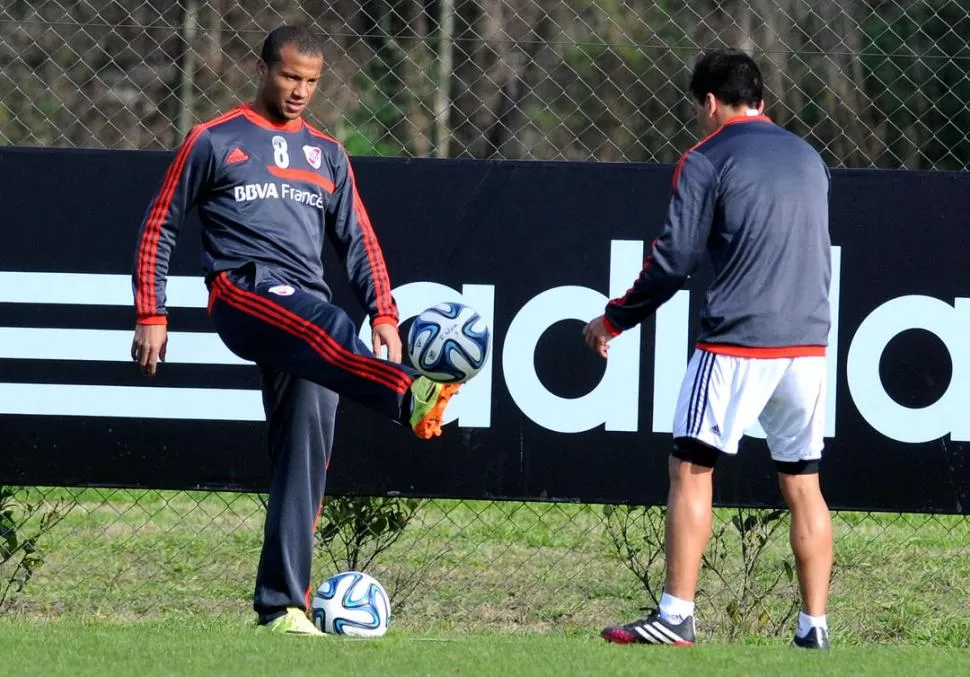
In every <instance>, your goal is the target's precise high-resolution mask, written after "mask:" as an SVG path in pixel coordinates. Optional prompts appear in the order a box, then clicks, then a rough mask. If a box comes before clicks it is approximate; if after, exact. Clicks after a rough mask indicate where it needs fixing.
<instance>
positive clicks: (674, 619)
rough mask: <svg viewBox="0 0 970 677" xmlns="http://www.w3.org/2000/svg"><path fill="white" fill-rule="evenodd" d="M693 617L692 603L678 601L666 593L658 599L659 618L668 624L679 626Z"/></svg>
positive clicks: (682, 600) (683, 600)
mask: <svg viewBox="0 0 970 677" xmlns="http://www.w3.org/2000/svg"><path fill="white" fill-rule="evenodd" d="M693 615H694V602H693V601H687V600H686V599H679V598H677V597H674V596H673V595H668V594H667V593H666V592H665V593H664V594H663V595H661V597H660V617H661V618H662V619H664V620H665V621H667V622H668V623H673V624H674V625H680V624H681V623H683V622H684V620H686V619H688V618H690V617H691V616H693Z"/></svg>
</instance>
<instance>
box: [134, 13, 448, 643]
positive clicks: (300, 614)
mask: <svg viewBox="0 0 970 677" xmlns="http://www.w3.org/2000/svg"><path fill="white" fill-rule="evenodd" d="M322 68H323V52H322V48H321V44H320V42H319V41H318V39H317V38H316V37H315V36H314V35H313V34H312V33H311V32H310V31H308V30H307V29H305V28H303V27H299V26H282V27H280V28H277V29H276V30H274V31H272V32H271V33H269V35H268V36H267V37H266V38H265V41H264V43H263V46H262V53H261V58H260V60H259V62H258V64H257V72H258V74H259V89H258V92H257V94H256V98H255V101H253V102H252V103H251V104H244V105H241V106H239V107H237V108H234V109H233V110H230V111H229V112H228V113H226V114H224V115H222V116H220V117H217V118H215V119H213V120H210V121H209V122H206V123H204V124H200V125H198V126H196V127H194V128H193V129H192V131H191V133H189V135H188V136H187V137H186V138H185V140H184V142H183V143H182V145H181V148H180V149H179V151H178V153H177V155H176V157H175V159H174V161H173V162H172V164H171V165H170V166H169V168H168V171H167V172H166V174H165V176H164V179H163V181H162V184H161V186H160V188H159V190H158V192H157V194H156V195H155V196H154V198H153V199H152V201H151V203H150V204H149V207H148V210H147V213H146V215H145V218H144V221H143V223H142V225H141V228H140V232H139V235H138V244H137V251H136V254H135V261H134V272H133V276H132V277H133V292H134V297H135V306H136V310H137V324H136V328H135V336H134V341H133V343H132V348H131V355H132V358H133V359H134V360H135V361H136V362H138V364H140V365H141V367H142V369H143V370H144V371H145V372H146V373H147V374H148V375H150V376H151V375H154V374H155V373H156V369H157V367H158V363H159V362H160V361H162V360H163V359H164V357H165V350H166V344H167V332H166V327H167V312H166V309H165V283H166V274H167V270H168V263H169V260H170V257H171V253H172V249H173V247H174V246H175V241H176V236H177V234H178V231H179V227H180V226H181V224H182V222H183V220H184V218H185V215H186V213H188V212H189V211H190V210H191V209H192V208H193V207H196V208H198V211H199V216H200V219H201V221H202V243H203V252H204V256H203V269H204V273H205V282H206V285H207V287H208V289H209V294H210V295H209V307H208V309H209V314H210V316H211V318H212V322H213V324H214V325H215V329H216V331H217V332H218V334H219V336H220V338H221V339H222V341H223V342H224V343H225V345H226V346H227V347H228V348H229V349H230V350H231V351H232V352H233V353H235V354H236V355H238V356H239V357H241V358H243V359H245V360H249V361H252V362H255V363H256V364H257V365H258V366H259V368H260V376H261V383H262V394H263V405H264V409H265V412H266V420H267V422H268V425H269V441H270V459H271V468H272V469H271V473H272V474H271V480H270V490H269V506H268V510H267V514H266V524H265V531H264V540H263V547H262V553H261V557H260V560H259V569H258V572H257V576H256V586H255V593H254V602H253V607H254V609H255V611H256V613H257V614H258V625H259V626H262V627H264V628H268V629H270V630H272V631H280V632H287V633H295V634H304V635H313V634H321V633H320V632H319V631H318V630H317V629H316V628H315V627H314V625H313V624H312V623H311V622H310V621H309V619H308V618H307V616H306V610H307V607H308V606H309V604H308V600H309V593H310V588H309V584H310V565H311V557H312V550H313V538H314V534H313V532H314V527H315V522H316V519H317V517H318V515H319V510H320V507H321V501H322V500H323V495H324V486H325V478H326V471H327V466H328V464H329V460H330V451H331V445H332V443H333V431H334V418H335V414H336V410H337V401H338V397H339V396H345V397H347V398H349V399H351V400H355V401H357V402H359V403H361V404H362V405H364V406H366V407H368V408H370V409H372V410H373V411H375V412H377V413H378V414H380V415H382V416H385V417H387V418H390V419H392V420H394V421H397V422H400V423H401V424H405V425H409V426H410V427H411V428H413V430H414V433H415V434H416V435H417V436H418V437H420V438H423V439H428V438H431V437H434V436H437V435H440V434H441V421H442V416H443V414H444V409H445V406H446V405H447V403H448V401H449V399H450V398H451V397H452V396H453V395H454V394H455V392H456V391H457V386H454V385H442V384H439V383H435V382H432V381H430V380H428V379H427V378H425V377H423V376H417V375H416V372H414V371H413V370H411V369H410V368H407V367H405V366H403V365H401V364H399V363H400V360H401V338H400V335H399V332H398V311H397V305H396V303H395V301H394V299H393V298H392V296H391V286H390V281H389V279H388V274H387V267H386V265H385V263H384V258H383V254H382V252H381V248H380V246H379V245H378V242H377V237H376V236H375V233H374V229H373V227H372V226H371V222H370V219H369V218H368V216H367V212H366V210H365V209H364V205H363V203H362V202H361V199H360V197H359V195H358V193H357V189H356V187H355V184H354V173H353V170H352V169H351V165H350V161H349V159H348V157H347V154H346V152H345V151H344V149H343V148H342V147H341V146H340V144H339V143H338V142H337V141H335V140H334V139H332V138H330V137H329V136H327V135H326V134H323V133H322V132H320V131H318V130H316V129H314V128H313V127H311V126H310V125H309V124H308V123H307V122H306V121H305V120H304V119H303V112H304V110H305V109H306V106H307V104H308V103H309V102H310V99H311V97H312V96H313V94H314V91H315V89H316V87H317V82H318V81H319V78H320V73H321V70H322ZM328 243H329V245H328ZM326 246H332V247H333V248H334V249H335V250H336V252H337V254H338V255H339V257H340V259H341V260H342V262H343V264H344V265H345V267H346V270H347V275H348V278H349V281H350V284H351V286H352V288H353V290H354V291H355V293H356V295H357V298H358V299H359V301H360V302H361V304H362V305H363V306H364V307H365V308H366V309H367V310H368V312H369V314H370V320H371V327H372V331H373V341H372V345H371V346H367V345H366V344H364V343H363V342H362V341H360V340H359V339H358V337H357V332H356V329H355V327H354V324H353V322H352V321H351V319H350V318H349V317H348V316H347V313H346V312H344V310H343V309H341V308H339V307H337V306H335V305H333V304H332V303H331V302H330V297H331V292H330V289H329V287H328V286H327V283H326V282H325V276H324V270H323V250H324V247H326ZM385 349H386V351H387V358H388V359H380V358H378V357H376V356H377V355H381V353H382V350H385Z"/></svg>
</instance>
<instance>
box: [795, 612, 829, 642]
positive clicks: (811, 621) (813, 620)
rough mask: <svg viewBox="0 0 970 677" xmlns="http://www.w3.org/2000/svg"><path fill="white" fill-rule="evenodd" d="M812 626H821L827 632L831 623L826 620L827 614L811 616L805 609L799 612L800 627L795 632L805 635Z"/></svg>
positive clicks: (800, 635) (801, 635)
mask: <svg viewBox="0 0 970 677" xmlns="http://www.w3.org/2000/svg"><path fill="white" fill-rule="evenodd" d="M812 628H821V629H822V630H825V631H826V632H827V631H828V629H829V624H828V622H827V621H826V620H825V616H824V615H822V616H809V615H808V614H807V613H805V612H804V611H799V612H798V627H797V628H795V634H796V635H798V636H799V637H804V636H805V635H807V634H808V633H809V632H811V630H812Z"/></svg>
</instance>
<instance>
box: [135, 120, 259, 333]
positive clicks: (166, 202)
mask: <svg viewBox="0 0 970 677" xmlns="http://www.w3.org/2000/svg"><path fill="white" fill-rule="evenodd" d="M239 115H242V111H241V110H239V109H234V110H232V111H230V112H228V113H226V114H225V115H221V116H219V117H217V118H215V119H213V120H210V121H209V122H206V123H204V124H201V125H197V126H196V127H194V128H193V129H192V131H191V132H189V135H188V136H187V137H186V139H185V141H184V142H183V143H182V147H181V148H180V149H179V152H178V154H177V155H176V156H175V160H174V161H173V162H172V164H171V165H169V168H168V170H167V171H166V172H165V179H164V181H163V182H162V189H161V191H159V193H158V195H157V196H156V197H155V201H154V202H153V203H152V207H151V211H150V213H149V216H148V220H147V223H146V224H145V230H144V232H143V233H142V238H141V242H140V243H139V251H138V296H137V298H136V299H135V304H136V310H137V313H138V314H139V315H155V314H157V311H158V307H157V299H156V298H155V263H156V261H157V258H158V242H159V239H160V238H161V236H162V225H163V224H164V223H165V216H166V214H168V210H169V208H170V207H171V205H172V198H173V197H174V195H175V190H176V188H177V187H178V183H179V181H180V180H181V178H182V172H183V171H184V169H185V163H186V162H187V161H188V157H189V155H190V153H191V151H192V148H193V146H195V142H196V141H198V139H199V137H200V136H201V135H202V132H203V131H204V130H206V129H209V128H210V127H212V126H214V125H217V124H219V123H221V122H225V121H227V120H230V119H232V118H234V117H237V116H239Z"/></svg>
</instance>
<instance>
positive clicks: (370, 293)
mask: <svg viewBox="0 0 970 677" xmlns="http://www.w3.org/2000/svg"><path fill="white" fill-rule="evenodd" d="M334 170H335V174H334V196H335V198H336V199H335V200H334V201H333V205H332V208H331V210H330V214H329V215H328V216H329V219H328V227H327V234H328V237H329V238H330V241H331V242H332V243H333V246H334V248H335V249H336V250H337V253H338V255H339V256H340V259H341V260H342V261H343V263H344V266H345V267H346V269H347V277H348V279H349V281H350V286H351V288H352V289H353V291H354V294H355V295H356V296H357V300H358V301H359V302H360V304H361V305H362V306H363V307H364V308H366V309H367V312H368V314H369V315H370V321H371V329H372V331H373V348H374V354H375V355H378V356H379V355H380V354H381V352H382V351H381V349H382V348H383V347H385V346H386V347H387V357H388V359H389V360H392V361H394V362H400V361H401V338H400V335H399V334H398V329H397V324H398V310H397V303H396V302H395V301H394V297H393V296H391V282H390V279H389V277H388V274H387V265H386V264H385V262H384V254H383V252H382V251H381V247H380V244H379V243H378V242H377V235H376V234H375V233H374V228H373V226H372V225H371V221H370V217H369V216H368V215H367V210H366V209H365V208H364V203H363V201H362V200H361V199H360V195H359V194H358V192H357V184H356V181H355V179H354V170H353V168H352V167H351V165H350V158H349V157H348V156H347V153H346V152H345V151H344V150H343V149H342V148H341V149H340V159H339V161H338V163H337V166H336V167H335V168H334Z"/></svg>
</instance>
